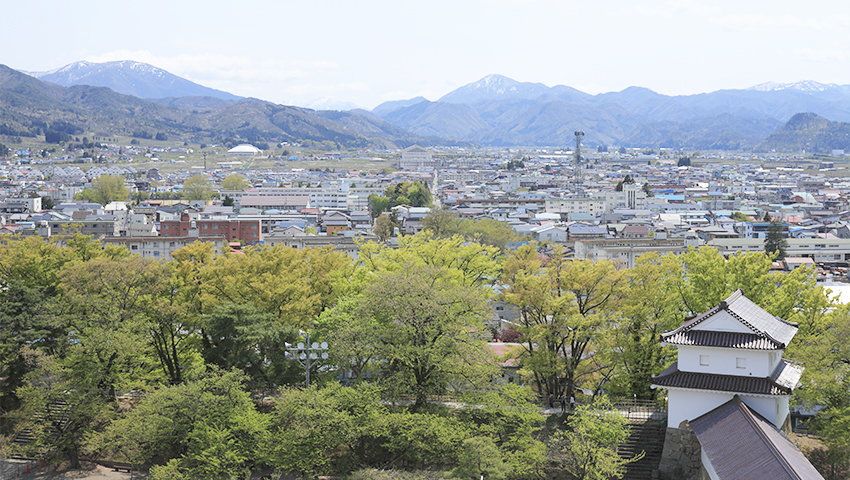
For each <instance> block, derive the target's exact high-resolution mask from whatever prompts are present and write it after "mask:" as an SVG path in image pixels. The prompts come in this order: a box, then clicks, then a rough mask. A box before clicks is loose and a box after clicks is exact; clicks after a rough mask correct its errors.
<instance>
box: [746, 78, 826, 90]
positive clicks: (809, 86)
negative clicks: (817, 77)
mask: <svg viewBox="0 0 850 480" xmlns="http://www.w3.org/2000/svg"><path fill="white" fill-rule="evenodd" d="M837 87H838V85H836V84H834V83H818V82H815V81H812V80H801V81H799V82H794V83H777V82H767V83H762V84H759V85H755V86H753V87H750V88H747V89H746V90H756V91H759V92H777V91H780V90H797V91H801V92H823V91H825V90H829V89H832V88H837Z"/></svg>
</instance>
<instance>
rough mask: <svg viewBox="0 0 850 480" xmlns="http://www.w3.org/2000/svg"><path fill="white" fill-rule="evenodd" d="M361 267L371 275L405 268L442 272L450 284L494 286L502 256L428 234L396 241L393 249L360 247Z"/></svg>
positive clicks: (488, 248)
mask: <svg viewBox="0 0 850 480" xmlns="http://www.w3.org/2000/svg"><path fill="white" fill-rule="evenodd" d="M360 258H361V260H362V264H363V267H364V268H365V269H366V270H368V271H372V272H384V271H398V270H399V269H402V268H405V267H407V266H410V265H413V266H430V267H435V268H440V269H445V270H446V272H447V274H448V275H449V276H450V277H451V278H452V281H454V282H456V283H458V284H461V285H465V286H473V285H490V284H493V283H495V282H496V280H497V278H498V275H499V272H500V267H499V260H500V258H501V253H500V252H499V250H498V249H497V248H495V247H491V246H489V245H480V244H474V243H469V242H467V241H466V240H465V239H464V238H463V237H461V236H459V235H455V236H454V237H452V238H435V237H434V236H433V235H431V234H430V233H429V232H421V233H419V234H417V235H406V236H403V237H399V239H398V245H397V246H396V248H390V247H387V246H385V245H380V244H377V243H374V242H370V243H367V244H364V245H361V246H360Z"/></svg>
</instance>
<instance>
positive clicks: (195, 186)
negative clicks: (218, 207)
mask: <svg viewBox="0 0 850 480" xmlns="http://www.w3.org/2000/svg"><path fill="white" fill-rule="evenodd" d="M213 193H214V190H213V185H212V182H210V179H209V178H208V177H207V176H206V175H204V174H202V173H199V174H197V175H194V176H192V177H191V178H189V179H188V180H186V181H185V182H184V183H183V198H185V199H186V200H201V201H207V200H209V199H211V198H212V197H213Z"/></svg>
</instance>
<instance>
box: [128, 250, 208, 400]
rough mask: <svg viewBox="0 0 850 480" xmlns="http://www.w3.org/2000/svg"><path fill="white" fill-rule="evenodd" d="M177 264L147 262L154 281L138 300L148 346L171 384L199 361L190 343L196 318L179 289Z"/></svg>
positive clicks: (195, 332) (183, 293)
mask: <svg viewBox="0 0 850 480" xmlns="http://www.w3.org/2000/svg"><path fill="white" fill-rule="evenodd" d="M177 265H178V264H177V263H176V262H171V263H168V264H163V263H160V262H155V263H150V264H148V265H147V267H146V268H147V269H149V270H151V273H152V276H153V278H155V279H156V281H154V282H153V283H150V284H149V285H148V295H146V296H145V297H143V298H142V301H141V303H140V308H141V310H142V312H143V313H144V318H145V327H146V329H147V331H148V339H149V342H150V345H151V346H152V347H153V350H154V352H155V353H156V356H157V358H158V359H159V364H160V367H161V369H162V372H163V375H164V376H165V378H166V379H167V381H168V382H169V383H171V384H172V385H176V384H178V383H182V382H183V380H184V376H185V372H186V371H189V370H190V369H191V368H192V367H193V364H195V363H200V362H197V361H196V355H197V350H196V349H195V345H194V343H195V342H194V339H195V336H196V334H197V331H198V322H197V317H195V316H194V315H192V311H191V309H192V304H191V302H190V301H188V300H189V297H187V295H186V292H184V291H183V290H184V287H185V283H184V278H183V277H181V276H180V275H179V274H178V270H177Z"/></svg>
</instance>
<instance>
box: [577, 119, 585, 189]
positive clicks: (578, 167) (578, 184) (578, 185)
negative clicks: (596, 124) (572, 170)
mask: <svg viewBox="0 0 850 480" xmlns="http://www.w3.org/2000/svg"><path fill="white" fill-rule="evenodd" d="M575 136H576V151H575V156H576V180H575V182H576V193H577V194H579V195H581V192H582V189H581V185H582V181H581V139H582V138H584V132H583V131H581V130H576V131H575Z"/></svg>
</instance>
